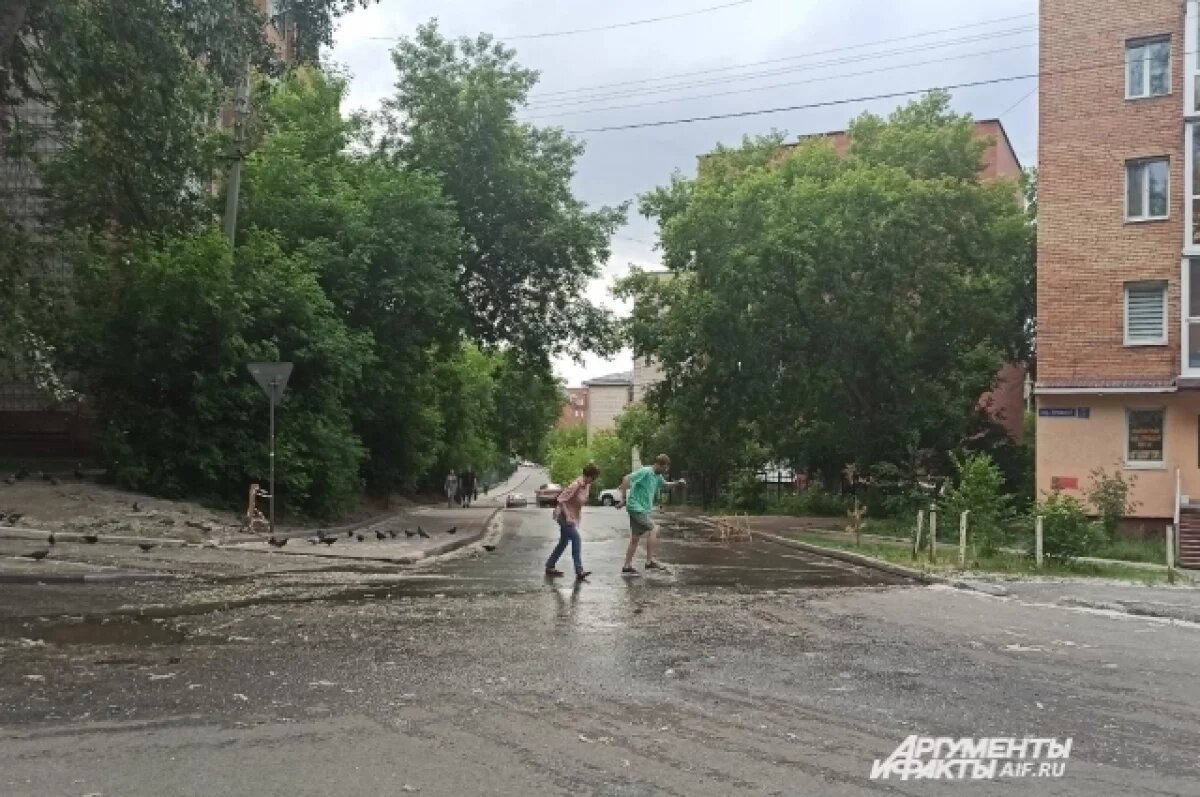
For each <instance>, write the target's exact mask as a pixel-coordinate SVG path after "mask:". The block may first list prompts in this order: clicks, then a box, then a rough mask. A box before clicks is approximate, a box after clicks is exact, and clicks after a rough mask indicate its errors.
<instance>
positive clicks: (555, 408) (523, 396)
mask: <svg viewBox="0 0 1200 797" xmlns="http://www.w3.org/2000/svg"><path fill="white" fill-rule="evenodd" d="M495 380H496V441H497V445H498V446H499V449H500V451H501V453H503V454H506V455H516V456H519V457H525V458H528V459H531V460H533V461H535V462H544V461H545V459H546V454H547V442H548V439H549V435H550V431H551V429H553V427H554V424H555V422H557V421H558V419H559V417H560V416H561V415H562V408H563V405H564V404H565V403H566V401H567V397H566V393H565V392H564V390H563V386H562V382H561V381H560V380H558V379H556V378H555V376H554V374H553V372H552V371H551V369H550V365H549V363H545V362H542V363H535V362H529V361H523V360H522V359H521V358H520V356H519V355H518V353H517V352H516V350H514V349H509V350H508V351H507V352H505V353H503V354H500V355H497V357H496V370H495Z"/></svg>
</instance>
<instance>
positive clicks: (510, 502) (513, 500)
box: [504, 493, 529, 509]
mask: <svg viewBox="0 0 1200 797" xmlns="http://www.w3.org/2000/svg"><path fill="white" fill-rule="evenodd" d="M504 506H505V507H507V508H508V509H514V508H516V507H522V506H529V499H527V498H526V497H525V496H523V495H521V494H520V493H509V494H508V497H507V498H505V499H504Z"/></svg>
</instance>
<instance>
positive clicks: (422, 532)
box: [417, 526, 433, 540]
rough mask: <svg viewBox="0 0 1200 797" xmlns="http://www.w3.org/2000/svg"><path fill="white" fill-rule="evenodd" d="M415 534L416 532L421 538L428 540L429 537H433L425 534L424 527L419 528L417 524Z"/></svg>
mask: <svg viewBox="0 0 1200 797" xmlns="http://www.w3.org/2000/svg"><path fill="white" fill-rule="evenodd" d="M417 534H418V535H419V536H420V537H421V539H423V540H429V539H433V538H432V537H430V536H429V535H428V534H426V533H425V529H423V528H421V527H420V526H417Z"/></svg>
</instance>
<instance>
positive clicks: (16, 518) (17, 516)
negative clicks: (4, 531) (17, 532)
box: [8, 512, 25, 526]
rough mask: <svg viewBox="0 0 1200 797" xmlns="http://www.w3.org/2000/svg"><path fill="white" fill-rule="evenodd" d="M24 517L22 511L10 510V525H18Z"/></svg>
mask: <svg viewBox="0 0 1200 797" xmlns="http://www.w3.org/2000/svg"><path fill="white" fill-rule="evenodd" d="M23 517H25V515H24V514H22V513H21V512H10V513H9V514H8V525H10V526H15V525H17V523H19V522H20V521H21V518H23Z"/></svg>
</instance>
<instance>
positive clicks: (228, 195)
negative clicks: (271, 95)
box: [225, 64, 250, 249]
mask: <svg viewBox="0 0 1200 797" xmlns="http://www.w3.org/2000/svg"><path fill="white" fill-rule="evenodd" d="M249 116H250V66H249V64H247V65H246V71H245V72H244V73H243V75H242V80H241V82H239V83H238V87H237V91H236V92H235V93H234V97H233V159H232V160H233V162H232V163H231V164H230V166H229V184H228V185H227V186H226V187H225V238H226V239H227V240H228V241H229V248H230V249H232V248H233V243H234V239H235V237H236V235H237V213H238V195H239V194H240V193H241V190H242V161H243V160H244V159H245V157H246V151H245V150H246V130H245V126H246V119H247V118H248V117H249Z"/></svg>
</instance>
